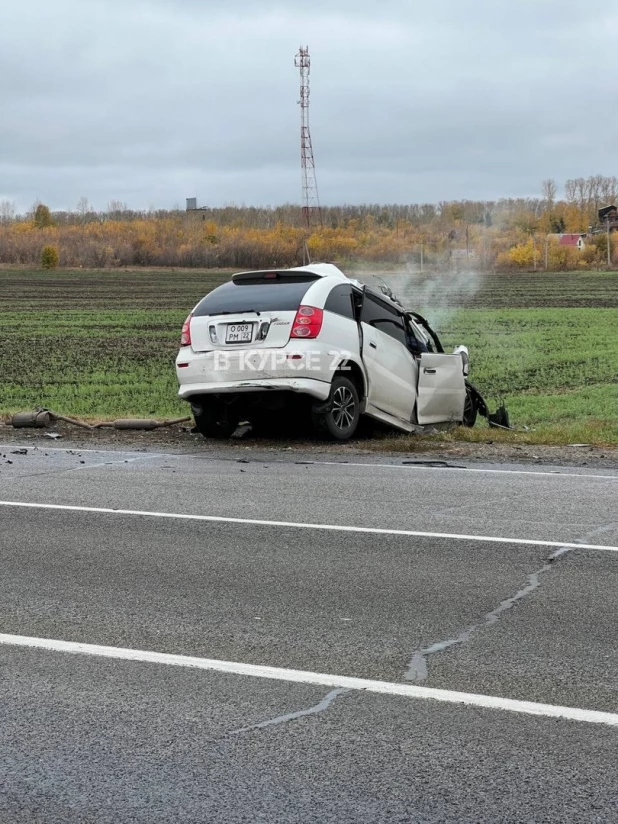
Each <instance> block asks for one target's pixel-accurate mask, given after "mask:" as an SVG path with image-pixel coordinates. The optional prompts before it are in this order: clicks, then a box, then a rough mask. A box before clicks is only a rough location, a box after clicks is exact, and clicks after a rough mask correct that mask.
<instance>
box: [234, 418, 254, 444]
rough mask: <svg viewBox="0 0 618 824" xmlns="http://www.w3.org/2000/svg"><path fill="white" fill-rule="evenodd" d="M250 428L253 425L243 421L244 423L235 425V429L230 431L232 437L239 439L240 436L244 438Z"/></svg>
mask: <svg viewBox="0 0 618 824" xmlns="http://www.w3.org/2000/svg"><path fill="white" fill-rule="evenodd" d="M252 429H253V427H252V426H251V424H250V423H249V422H248V421H245V422H244V423H241V424H240V425H239V426H237V427H236V429H235V430H234V432H233V433H232V438H234V439H235V440H240V438H244V437H245V436H246V435H248V434H249V433H250V432H251V430H252Z"/></svg>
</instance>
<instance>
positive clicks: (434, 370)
mask: <svg viewBox="0 0 618 824" xmlns="http://www.w3.org/2000/svg"><path fill="white" fill-rule="evenodd" d="M437 371H438V370H437V369H429V368H428V367H427V366H425V368H424V369H423V372H424V373H425V374H426V375H435V374H436V372H437Z"/></svg>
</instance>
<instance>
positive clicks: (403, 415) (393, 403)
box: [361, 292, 417, 423]
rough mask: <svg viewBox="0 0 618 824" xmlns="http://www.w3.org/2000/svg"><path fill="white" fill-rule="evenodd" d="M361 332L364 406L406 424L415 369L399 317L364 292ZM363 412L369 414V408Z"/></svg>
mask: <svg viewBox="0 0 618 824" xmlns="http://www.w3.org/2000/svg"><path fill="white" fill-rule="evenodd" d="M361 329H362V336H363V363H364V364H365V368H366V370H367V378H368V384H369V385H368V389H367V401H368V407H369V406H373V407H374V408H375V409H376V410H378V411H379V412H385V413H386V414H387V415H392V416H394V417H396V418H399V419H400V420H403V421H407V422H408V423H409V422H410V421H411V420H412V413H413V410H414V403H415V401H416V382H417V368H416V363H415V360H414V358H413V356H412V355H411V353H410V352H409V351H408V349H407V348H406V333H405V325H404V318H403V315H402V314H401V313H400V312H399V311H398V310H397V309H396V307H395V306H389V305H388V304H387V303H386V302H385V301H382V300H380V299H379V298H378V297H377V296H374V295H372V294H371V293H369V292H365V295H364V299H363V308H362V311H361ZM367 411H368V412H369V413H371V409H370V408H368V409H367Z"/></svg>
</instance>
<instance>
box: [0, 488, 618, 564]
mask: <svg viewBox="0 0 618 824" xmlns="http://www.w3.org/2000/svg"><path fill="white" fill-rule="evenodd" d="M0 506H6V507H18V508H23V509H52V510H58V511H60V512H93V513H96V514H100V515H132V516H140V517H145V518H174V519H177V520H180V521H208V522H211V523H212V522H216V523H224V524H249V525H252V526H282V527H288V528H291V529H323V530H328V531H330V532H357V533H361V534H369V535H403V536H405V537H410V538H447V539H450V540H453V541H479V542H484V543H492V544H518V545H519V546H543V547H555V548H558V549H560V548H564V549H596V550H601V551H603V552H618V546H603V545H602V544H580V543H566V542H565V541H539V540H535V539H532V538H499V537H495V536H491V535H465V534H458V533H452V532H419V531H418V530H414V529H383V528H380V527H373V526H345V525H341V524H309V523H303V522H294V521H265V520H261V519H258V518H228V517H224V516H220V515H186V514H183V513H177V512H149V511H146V510H140V509H109V508H106V507H97V506H69V505H68V504H35V503H29V502H28V503H26V502H22V501H0Z"/></svg>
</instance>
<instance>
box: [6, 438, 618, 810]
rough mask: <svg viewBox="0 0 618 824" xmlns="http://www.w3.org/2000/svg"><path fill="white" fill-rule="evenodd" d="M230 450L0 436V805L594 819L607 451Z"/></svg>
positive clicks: (603, 785)
mask: <svg viewBox="0 0 618 824" xmlns="http://www.w3.org/2000/svg"><path fill="white" fill-rule="evenodd" d="M243 460H246V461H247V462H239V461H238V458H237V455H234V456H231V455H230V454H229V453H226V452H225V450H222V452H221V454H220V456H218V457H216V458H215V457H213V456H212V455H209V456H207V457H206V456H204V455H200V454H199V453H197V454H195V455H186V454H185V455H180V454H161V453H157V452H141V453H132V452H127V453H124V452H123V453H121V452H89V451H83V450H71V449H54V448H52V447H48V446H47V444H43V443H41V447H40V448H38V449H35V448H33V446H32V444H28V448H27V452H26V454H20V448H19V447H18V446H15V445H7V446H6V447H2V446H0V564H1V566H0V569H1V570H2V574H1V576H0V633H1V634H0V690H1V695H2V701H1V702H0V822H2V824H5V822H7V824H13V822H16V823H17V822H24V824H25V822H28V824H32V823H33V822H46V823H47V822H62V824H67V823H68V822H110V824H111V822H114V824H120V822H149V823H150V822H176V821H177V822H226V823H227V822H257V821H265V822H302V823H303V824H305V822H316V824H317V822H320V824H325V822H337V823H339V822H350V823H351V824H352V822H354V823H356V822H368V824H369V822H372V824H373V822H436V823H437V822H440V823H442V822H458V824H461V822H470V823H472V822H524V821H525V822H578V824H579V822H583V821H585V822H615V821H616V812H615V810H616V806H617V804H616V802H617V800H618V772H617V768H616V766H615V764H616V756H617V754H618V648H617V646H618V645H617V644H616V627H617V626H618V603H617V599H616V593H617V591H618V475H617V474H616V473H615V472H612V471H609V470H594V471H590V472H589V473H586V472H585V471H584V470H582V469H577V470H570V469H569V468H565V467H560V468H556V469H555V470H553V469H552V468H547V467H543V469H542V470H539V469H535V468H532V469H531V468H529V467H528V468H527V467H523V466H520V467H518V466H479V465H478V464H475V465H474V466H468V467H466V466H465V465H464V464H458V467H462V468H455V467H451V466H442V467H428V466H424V465H419V464H403V463H402V459H401V458H400V459H393V460H385V459H379V458H375V459H373V460H372V461H371V462H368V463H360V462H359V464H341V463H324V462H314V463H310V462H308V461H311V458H310V457H308V459H307V461H305V460H304V459H303V458H302V457H300V458H299V456H298V455H296V454H294V453H293V454H289V453H286V452H285V451H283V452H282V453H281V454H278V455H273V454H272V453H269V456H260V455H259V454H258V453H256V452H255V451H251V452H248V453H247V458H246V459H243ZM17 504H19V505H17ZM119 510H120V511H119ZM182 516H185V517H182ZM203 516H209V517H211V518H212V520H204V519H203ZM341 527H344V528H343V529H342V528H341ZM345 527H355V528H356V529H352V530H351V529H345ZM493 539H497V540H493ZM564 544H570V545H571V546H567V547H564V546H563V545H564ZM580 544H585V545H586V548H578V546H579V545H580ZM596 546H598V547H604V549H595V548H594V547H596ZM33 639H34V640H33ZM42 639H44V640H42ZM62 642H74V643H75V644H79V645H82V646H79V647H78V646H72V647H71V646H66V645H64V646H63V643H62ZM128 650H129V651H132V652H128ZM170 656H176V657H174V658H170ZM178 656H180V657H178ZM348 676H349V677H352V678H360V679H366V680H365V682H364V685H363V688H359V683H357V682H350V681H348V680H347V677H348ZM461 694H463V695H461ZM513 702H518V703H513ZM521 702H532V703H521ZM564 708H569V709H568V710H565V709H564ZM599 713H604V715H600V714H599Z"/></svg>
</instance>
